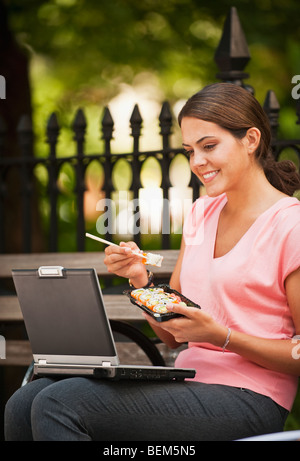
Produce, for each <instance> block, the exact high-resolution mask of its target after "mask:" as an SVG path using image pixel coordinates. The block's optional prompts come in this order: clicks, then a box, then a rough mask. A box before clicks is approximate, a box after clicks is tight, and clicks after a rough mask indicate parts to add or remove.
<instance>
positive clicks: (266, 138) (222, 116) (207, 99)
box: [178, 83, 300, 195]
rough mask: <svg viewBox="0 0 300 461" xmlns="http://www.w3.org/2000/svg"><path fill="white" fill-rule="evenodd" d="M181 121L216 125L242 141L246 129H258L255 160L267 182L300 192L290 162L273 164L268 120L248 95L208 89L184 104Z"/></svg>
mask: <svg viewBox="0 0 300 461" xmlns="http://www.w3.org/2000/svg"><path fill="white" fill-rule="evenodd" d="M184 117H195V118H198V119H201V120H205V121H207V122H212V123H215V124H217V125H219V126H220V127H222V128H223V129H225V130H228V131H230V132H231V134H232V135H233V136H234V137H235V138H237V139H242V138H243V137H244V136H245V135H246V133H247V130H248V129H249V128H252V127H256V128H258V129H259V130H260V133H261V139H260V144H259V146H258V148H257V150H256V152H255V156H256V159H257V161H258V162H259V164H260V165H261V166H262V168H263V170H264V172H265V175H266V177H267V179H268V181H269V182H270V183H271V184H272V185H273V186H274V187H276V189H278V190H280V191H282V192H284V193H285V194H287V195H293V194H294V192H295V191H296V190H298V189H300V175H299V173H298V171H297V168H296V166H295V164H294V163H293V162H292V161H290V160H283V161H281V162H277V161H275V159H274V156H273V154H272V151H271V130H270V123H269V119H268V117H267V115H266V113H265V111H264V110H263V108H262V107H261V105H260V104H259V102H258V101H257V100H256V99H255V97H254V96H253V95H252V94H251V93H250V92H249V91H247V90H245V89H244V88H241V87H239V86H237V85H234V84H232V83H214V84H212V85H208V86H206V87H205V88H203V90H201V91H199V92H198V93H196V94H194V95H193V96H192V97H191V98H190V99H189V100H188V101H187V102H186V103H185V105H184V107H183V108H182V109H181V111H180V113H179V116H178V122H179V125H181V121H182V119H183V118H184Z"/></svg>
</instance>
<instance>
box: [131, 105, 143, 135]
mask: <svg viewBox="0 0 300 461" xmlns="http://www.w3.org/2000/svg"><path fill="white" fill-rule="evenodd" d="M142 123H143V119H142V117H141V114H140V110H139V106H138V105H137V104H135V106H134V109H133V111H132V114H131V117H130V126H131V136H133V137H135V136H140V135H141V128H142Z"/></svg>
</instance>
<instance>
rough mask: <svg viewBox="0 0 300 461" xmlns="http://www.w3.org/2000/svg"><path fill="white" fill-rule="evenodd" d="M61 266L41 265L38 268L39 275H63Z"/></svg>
mask: <svg viewBox="0 0 300 461" xmlns="http://www.w3.org/2000/svg"><path fill="white" fill-rule="evenodd" d="M63 269H64V268H63V267H62V266H41V267H39V268H38V273H39V277H63Z"/></svg>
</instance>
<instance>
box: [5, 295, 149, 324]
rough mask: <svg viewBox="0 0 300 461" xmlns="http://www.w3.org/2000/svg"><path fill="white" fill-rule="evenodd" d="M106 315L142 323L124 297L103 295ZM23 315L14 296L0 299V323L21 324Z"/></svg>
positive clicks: (135, 308)
mask: <svg viewBox="0 0 300 461" xmlns="http://www.w3.org/2000/svg"><path fill="white" fill-rule="evenodd" d="M103 299H104V304H105V309H106V312H107V315H108V317H109V318H110V319H112V320H123V321H126V320H127V321H143V320H145V319H144V317H143V316H142V312H141V310H140V309H139V308H138V307H137V306H134V305H133V304H131V302H130V301H129V299H128V298H127V297H125V296H124V295H103ZM21 321H23V315H22V312H21V309H20V305H19V301H18V298H17V297H16V296H1V297H0V322H21Z"/></svg>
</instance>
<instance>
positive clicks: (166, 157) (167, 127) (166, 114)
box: [159, 101, 173, 249]
mask: <svg viewBox="0 0 300 461" xmlns="http://www.w3.org/2000/svg"><path fill="white" fill-rule="evenodd" d="M172 123H173V117H172V113H171V109H170V105H169V103H168V102H167V101H165V102H164V103H163V105H162V108H161V112H160V115H159V125H160V134H161V136H162V144H163V146H162V154H163V155H162V160H161V169H162V180H161V188H162V190H163V210H162V247H163V248H164V249H167V248H170V233H171V223H170V202H169V189H170V187H171V182H170V176H169V172H170V171H169V170H170V163H171V161H170V136H171V133H172Z"/></svg>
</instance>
